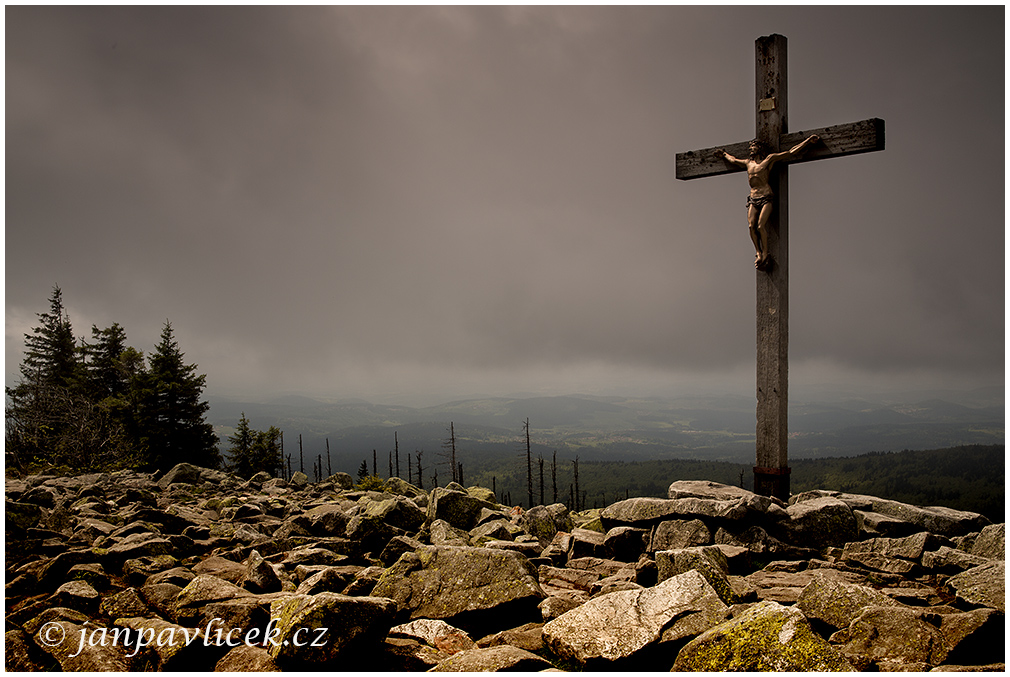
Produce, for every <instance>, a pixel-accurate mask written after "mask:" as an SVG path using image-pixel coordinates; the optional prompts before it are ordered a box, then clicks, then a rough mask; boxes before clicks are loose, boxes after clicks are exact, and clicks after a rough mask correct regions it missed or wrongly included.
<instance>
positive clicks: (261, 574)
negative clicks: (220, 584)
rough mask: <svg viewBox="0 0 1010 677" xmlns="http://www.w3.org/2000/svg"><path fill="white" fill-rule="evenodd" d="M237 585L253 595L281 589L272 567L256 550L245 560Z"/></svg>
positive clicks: (278, 578)
mask: <svg viewBox="0 0 1010 677" xmlns="http://www.w3.org/2000/svg"><path fill="white" fill-rule="evenodd" d="M238 585H239V587H241V588H242V589H244V590H248V591H249V592H252V593H254V594H259V593H264V592H279V591H280V590H281V588H282V587H283V584H282V583H281V579H280V577H279V576H278V575H277V572H276V571H275V570H274V568H273V566H271V565H270V562H268V561H266V560H265V559H264V558H263V556H262V555H260V554H259V551H257V550H253V551H252V552H251V553H249V556H248V557H247V558H246V561H245V564H244V566H243V572H242V576H241V578H240V579H239V580H238Z"/></svg>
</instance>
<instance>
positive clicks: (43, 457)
mask: <svg viewBox="0 0 1010 677" xmlns="http://www.w3.org/2000/svg"><path fill="white" fill-rule="evenodd" d="M38 316H39V319H40V320H41V323H40V325H39V326H38V327H35V328H33V329H32V332H31V333H30V334H25V356H24V361H23V362H22V364H21V381H20V382H19V383H18V384H17V385H16V386H15V387H13V388H7V389H6V395H7V403H6V406H5V408H4V414H5V426H4V428H5V433H6V435H5V437H6V440H5V441H6V450H7V452H8V459H9V461H10V462H12V464H13V465H15V466H17V467H19V468H21V469H22V470H29V469H32V470H35V471H57V472H63V471H75V470H76V471H79V470H97V469H105V468H108V467H111V466H113V465H117V464H124V463H127V462H128V460H129V457H130V453H129V449H128V447H127V444H126V439H125V438H124V436H123V434H122V428H121V426H120V425H119V424H118V422H117V421H116V420H115V419H114V417H112V416H110V413H109V412H108V411H107V410H106V409H104V408H103V407H101V406H97V404H96V402H95V400H94V398H92V397H90V393H89V392H88V388H87V386H86V372H85V368H84V364H83V361H82V359H81V355H82V352H83V350H80V349H78V348H77V347H76V346H75V344H74V332H73V328H72V327H71V324H70V317H69V316H68V314H67V311H66V308H65V307H64V306H63V291H62V290H61V289H60V288H59V286H56V287H54V288H53V293H52V295H51V296H50V298H49V312H48V313H39V315H38Z"/></svg>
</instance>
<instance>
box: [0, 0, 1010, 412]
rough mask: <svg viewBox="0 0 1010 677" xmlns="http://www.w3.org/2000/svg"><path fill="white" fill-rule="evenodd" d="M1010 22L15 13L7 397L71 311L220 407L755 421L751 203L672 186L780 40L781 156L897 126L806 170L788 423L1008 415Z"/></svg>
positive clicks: (658, 13)
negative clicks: (988, 412) (807, 404)
mask: <svg viewBox="0 0 1010 677" xmlns="http://www.w3.org/2000/svg"><path fill="white" fill-rule="evenodd" d="M1004 13H1005V9H1004V8H1003V7H1002V6H983V7H912V6H902V7H773V8H761V7H680V6H672V7H634V8H632V7H536V6H534V7H508V8H503V7H442V8H427V7H298V8H295V7H158V8H156V7H28V6H15V7H8V8H6V11H5V15H6V24H7V28H6V81H7V85H6V86H7V90H6V91H7V98H6V101H7V103H6V110H7V116H6V119H7V151H6V157H7V163H6V175H7V182H6V196H7V197H6V207H7V209H6V228H5V232H6V256H5V265H6V278H5V280H6V296H5V299H6V301H5V318H6V333H5V337H6V340H5V362H6V368H5V379H6V382H7V385H11V384H13V383H14V382H16V380H17V378H18V365H19V363H20V362H21V359H22V350H23V343H24V342H23V337H24V334H25V333H26V332H29V331H31V328H32V327H33V326H36V325H37V324H38V321H37V316H36V314H37V313H39V312H43V311H45V310H47V305H46V302H47V299H48V297H49V295H50V292H51V290H52V288H53V286H54V285H59V286H60V287H61V288H62V289H63V295H64V300H65V303H66V305H67V308H68V312H69V315H70V319H71V321H72V322H73V325H74V329H75V331H76V333H77V334H78V335H80V336H89V337H90V329H91V326H92V325H93V324H94V325H97V326H98V327H100V328H101V327H107V326H109V325H111V324H112V323H114V322H118V323H119V324H121V325H122V326H123V327H124V328H125V330H126V332H127V336H128V340H129V343H130V345H133V346H135V347H137V348H138V349H141V350H143V351H145V352H148V351H150V350H152V349H153V347H154V345H155V344H156V343H157V341H158V335H159V333H160V332H161V329H162V326H163V324H164V322H165V321H166V319H167V320H170V321H171V322H172V325H173V328H174V329H175V333H176V338H177V339H178V341H179V344H180V347H181V349H182V350H183V352H185V354H186V359H187V361H188V362H193V363H196V364H198V365H199V371H200V373H204V374H206V375H207V393H208V394H209V395H211V396H213V397H215V398H219V399H231V400H239V401H266V400H269V399H270V398H273V397H275V396H277V395H279V394H283V393H296V394H301V395H309V396H313V397H316V398H319V399H322V400H329V401H336V400H342V399H348V398H363V399H367V400H370V401H372V402H380V403H396V404H406V405H411V406H431V405H436V404H441V403H443V402H446V401H449V400H453V399H462V398H464V397H471V396H476V395H484V396H508V395H514V394H518V393H522V394H526V395H563V394H568V393H584V394H588V395H625V396H648V395H663V396H679V395H696V394H711V395H730V396H734V397H744V398H752V397H753V391H754V353H755V350H754V277H753V276H754V270H753V267H752V260H753V250H752V247H751V243H750V240H749V238H748V237H747V233H746V221H745V211H744V200H745V197H746V190H747V188H746V183H745V181H744V179H743V178H742V177H741V176H739V175H734V176H729V177H714V178H709V179H703V180H698V181H691V182H680V181H677V180H676V179H675V178H674V156H675V154H676V153H677V152H682V151H686V150H692V149H696V148H704V147H709V146H715V145H719V144H728V143H732V142H736V141H743V140H746V139H749V138H750V137H752V136H753V133H754V129H753V125H754V115H753V98H754V93H753V87H754V84H753V80H754V64H753V61H754V40H755V39H756V38H757V37H759V36H762V35H767V34H770V33H780V34H783V35H785V36H786V37H787V38H788V39H789V69H790V75H789V79H790V93H789V95H790V128H791V129H792V130H803V129H810V128H816V127H823V126H828V125H834V124H841V123H845V122H851V121H856V120H862V119H866V118H871V117H879V118H883V119H884V120H885V121H886V124H887V147H886V150H884V151H883V152H879V153H871V154H867V155H861V156H854V157H847V158H841V159H835V160H830V161H825V162H816V163H810V164H807V165H803V166H798V167H796V168H795V169H794V170H793V171H792V172H791V174H790V178H791V191H790V192H791V195H790V207H791V224H792V225H791V260H790V261H791V274H790V277H791V282H792V287H791V313H790V323H791V324H790V339H791V340H790V360H791V364H790V373H791V386H792V395H793V397H794V398H795V399H797V400H804V399H819V398H824V397H830V398H833V399H844V398H851V397H857V398H871V399H873V398H883V399H887V398H888V397H889V398H891V400H892V401H898V400H902V401H915V399H916V398H917V399H922V400H925V399H929V398H930V397H942V396H944V394H945V393H946V394H949V393H955V392H956V393H961V394H963V393H970V392H972V391H977V389H985V391H984V392H986V393H988V394H987V396H986V398H985V401H986V404H987V405H988V406H993V405H994V404H998V405H999V406H1002V397H1001V391H1002V389H1003V387H1004V336H1005V332H1004V319H1005V315H1004V307H1005V296H1004V279H1005V267H1004V266H1005V263H1004V244H1005V240H1004V237H1005V236H1004V177H1005V174H1004V163H1005V160H1004V155H1003V153H1002V152H1000V150H1001V147H1002V143H1001V141H1003V140H1004V113H1005V110H1004V94H1005V87H1004V66H1003V63H1004V44H1005V43H1004V37H1005V36H1004V21H1003V19H1004ZM960 396H961V395H959V397H960ZM954 399H955V401H957V398H954ZM527 415H534V414H533V413H532V412H531V413H529V414H527ZM257 425H260V426H262V425H265V424H259V423H258V424H257ZM510 425H514V422H511V423H510Z"/></svg>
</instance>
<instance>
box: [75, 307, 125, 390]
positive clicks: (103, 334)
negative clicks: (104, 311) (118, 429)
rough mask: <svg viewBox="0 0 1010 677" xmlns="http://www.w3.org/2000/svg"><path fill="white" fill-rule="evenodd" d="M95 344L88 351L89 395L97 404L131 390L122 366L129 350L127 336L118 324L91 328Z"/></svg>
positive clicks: (88, 347) (86, 351)
mask: <svg viewBox="0 0 1010 677" xmlns="http://www.w3.org/2000/svg"><path fill="white" fill-rule="evenodd" d="M91 337H92V339H93V340H94V341H95V343H93V344H91V345H89V346H87V347H86V349H85V355H86V356H87V358H88V360H87V364H86V373H87V384H88V392H89V395H90V396H91V397H93V398H94V399H95V400H96V401H101V400H104V399H105V398H107V397H122V396H123V395H125V394H126V392H127V390H128V389H129V387H130V382H129V379H128V377H127V374H126V373H125V372H124V370H123V369H122V368H121V366H120V360H121V359H122V356H123V352H124V351H125V350H126V348H127V346H126V332H125V331H124V330H123V328H122V327H121V326H119V323H118V322H115V323H113V325H112V326H111V327H108V328H107V329H99V328H98V327H97V326H95V325H92V326H91Z"/></svg>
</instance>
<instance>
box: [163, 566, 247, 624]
mask: <svg viewBox="0 0 1010 677" xmlns="http://www.w3.org/2000/svg"><path fill="white" fill-rule="evenodd" d="M249 595H250V593H249V592H248V591H247V590H243V589H242V588H240V587H238V586H237V585H235V584H234V583H229V582H228V581H226V580H224V579H223V578H218V577H217V576H211V575H209V574H204V575H202V576H197V577H196V578H194V579H193V580H192V581H190V582H189V583H188V584H187V585H186V587H185V588H183V589H182V590H181V591H180V592H179V594H178V597H176V599H175V618H176V620H178V621H179V622H180V623H183V624H188V623H192V622H193V621H196V620H198V619H199V618H200V617H201V615H202V613H203V607H204V606H205V605H207V604H209V603H211V602H223V601H224V600H227V599H235V598H236V597H247V596H249Z"/></svg>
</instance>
